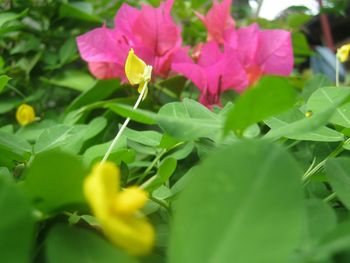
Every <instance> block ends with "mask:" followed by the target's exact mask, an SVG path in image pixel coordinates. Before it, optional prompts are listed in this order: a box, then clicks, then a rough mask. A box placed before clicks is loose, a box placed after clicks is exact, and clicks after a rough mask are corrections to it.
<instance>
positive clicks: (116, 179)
mask: <svg viewBox="0 0 350 263" xmlns="http://www.w3.org/2000/svg"><path fill="white" fill-rule="evenodd" d="M119 188H120V171H119V169H118V167H117V166H116V165H115V164H114V163H112V162H108V161H106V162H103V163H101V164H100V165H97V166H95V167H94V168H93V170H92V172H91V174H89V175H88V176H87V177H86V179H85V182H84V193H85V196H86V199H87V201H88V203H89V204H90V206H91V209H92V211H93V213H94V215H95V216H96V218H97V220H98V221H99V222H100V225H101V228H102V231H103V232H104V234H105V235H106V237H107V238H108V239H109V240H110V241H111V242H112V243H114V244H115V245H117V246H119V247H121V248H123V249H125V250H126V251H127V252H129V253H130V254H134V255H143V254H146V253H148V252H150V251H151V249H152V247H153V244H154V239H155V233H154V229H153V227H152V225H151V224H150V223H149V222H148V221H147V218H145V217H144V216H143V215H142V214H141V213H140V212H139V210H140V209H141V208H142V207H143V206H144V205H145V203H146V201H147V198H148V195H147V193H146V192H144V191H143V190H142V189H140V188H138V187H136V186H134V187H129V188H126V189H125V190H124V191H120V190H119Z"/></svg>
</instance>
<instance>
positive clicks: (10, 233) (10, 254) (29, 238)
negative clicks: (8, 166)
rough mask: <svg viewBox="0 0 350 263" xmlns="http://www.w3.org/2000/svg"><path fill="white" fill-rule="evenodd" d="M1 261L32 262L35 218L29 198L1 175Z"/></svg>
mask: <svg viewBox="0 0 350 263" xmlns="http://www.w3.org/2000/svg"><path fill="white" fill-rule="evenodd" d="M0 197H1V198H0V211H1V217H0V255H1V262H16V263H17V262H18V263H24V262H28V263H29V262H31V250H32V245H33V243H34V218H33V215H32V210H31V207H30V203H29V201H28V199H27V198H26V197H25V196H24V195H23V193H22V192H20V190H19V189H18V188H17V187H16V186H15V185H14V183H13V182H11V181H9V180H6V179H5V178H4V177H2V176H0Z"/></svg>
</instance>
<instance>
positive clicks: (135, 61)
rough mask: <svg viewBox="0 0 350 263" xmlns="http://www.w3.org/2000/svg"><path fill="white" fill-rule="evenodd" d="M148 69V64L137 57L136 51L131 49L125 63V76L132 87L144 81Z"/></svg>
mask: <svg viewBox="0 0 350 263" xmlns="http://www.w3.org/2000/svg"><path fill="white" fill-rule="evenodd" d="M146 68H147V65H146V63H145V62H143V61H142V59H140V58H139V57H138V56H136V55H135V52H134V50H133V49H131V50H130V51H129V54H128V57H127V59H126V62H125V75H126V77H127V78H128V80H129V82H130V84H131V85H136V84H140V83H141V82H143V81H144V72H145V70H146Z"/></svg>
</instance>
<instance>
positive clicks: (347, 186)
mask: <svg viewBox="0 0 350 263" xmlns="http://www.w3.org/2000/svg"><path fill="white" fill-rule="evenodd" d="M326 174H327V177H328V179H329V182H330V184H331V186H332V188H333V190H334V191H335V193H336V194H337V196H338V197H339V198H340V200H341V201H342V202H343V203H344V205H345V206H346V207H347V208H348V209H350V159H349V158H345V157H339V158H334V159H329V160H328V161H327V162H326Z"/></svg>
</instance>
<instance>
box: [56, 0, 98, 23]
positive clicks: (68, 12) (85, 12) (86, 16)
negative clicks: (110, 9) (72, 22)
mask: <svg viewBox="0 0 350 263" xmlns="http://www.w3.org/2000/svg"><path fill="white" fill-rule="evenodd" d="M59 13H60V17H70V18H74V19H77V20H82V21H88V22H96V23H102V22H103V21H102V19H101V18H100V17H98V16H96V15H94V14H93V6H92V4H91V3H88V2H71V3H68V2H67V3H63V4H62V5H61V7H60V12H59Z"/></svg>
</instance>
